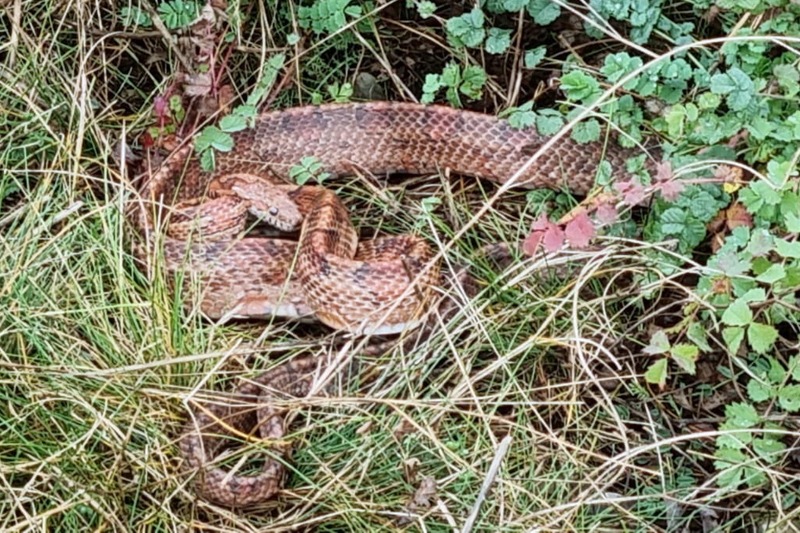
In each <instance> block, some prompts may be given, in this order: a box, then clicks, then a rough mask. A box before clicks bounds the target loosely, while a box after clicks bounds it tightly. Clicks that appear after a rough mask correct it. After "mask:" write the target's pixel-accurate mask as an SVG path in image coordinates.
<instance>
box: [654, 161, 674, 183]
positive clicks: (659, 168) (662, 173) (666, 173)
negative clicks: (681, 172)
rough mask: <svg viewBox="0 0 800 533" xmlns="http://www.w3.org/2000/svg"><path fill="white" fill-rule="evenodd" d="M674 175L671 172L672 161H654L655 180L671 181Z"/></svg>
mask: <svg viewBox="0 0 800 533" xmlns="http://www.w3.org/2000/svg"><path fill="white" fill-rule="evenodd" d="M674 177H675V175H674V174H673V172H672V163H670V162H669V161H659V162H658V163H656V175H655V180H656V181H672V179H673V178H674Z"/></svg>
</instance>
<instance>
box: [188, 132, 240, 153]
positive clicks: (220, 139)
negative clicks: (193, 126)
mask: <svg viewBox="0 0 800 533" xmlns="http://www.w3.org/2000/svg"><path fill="white" fill-rule="evenodd" d="M194 146H195V149H196V150H197V151H198V152H203V151H205V150H208V149H209V148H214V149H215V150H218V151H220V152H230V151H231V150H232V149H233V137H231V136H230V135H229V134H228V133H225V132H224V131H222V130H221V129H219V128H218V127H216V126H208V127H206V128H203V131H201V132H200V135H198V136H197V137H196V138H195V140H194Z"/></svg>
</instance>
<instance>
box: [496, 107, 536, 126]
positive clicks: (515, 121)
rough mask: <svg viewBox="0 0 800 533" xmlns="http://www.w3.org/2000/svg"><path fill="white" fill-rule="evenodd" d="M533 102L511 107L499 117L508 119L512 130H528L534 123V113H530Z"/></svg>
mask: <svg viewBox="0 0 800 533" xmlns="http://www.w3.org/2000/svg"><path fill="white" fill-rule="evenodd" d="M532 108H533V102H526V103H524V104H522V105H521V106H519V107H512V108H510V109H508V110H507V111H506V112H505V113H502V114H501V116H504V117H506V118H507V119H508V123H509V124H511V127H512V128H517V129H525V128H530V127H531V126H533V125H534V123H535V121H536V113H534V112H533V111H531V109H532Z"/></svg>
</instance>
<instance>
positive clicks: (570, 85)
mask: <svg viewBox="0 0 800 533" xmlns="http://www.w3.org/2000/svg"><path fill="white" fill-rule="evenodd" d="M561 90H562V91H564V94H565V95H566V96H567V99H569V100H572V101H573V102H577V101H582V102H586V103H591V102H593V101H594V100H596V99H597V97H599V96H600V95H601V94H602V91H601V90H600V84H599V83H598V81H597V80H596V79H594V78H593V77H592V76H589V75H588V74H586V73H585V72H583V71H580V70H573V71H572V72H570V73H569V74H565V75H564V76H562V77H561Z"/></svg>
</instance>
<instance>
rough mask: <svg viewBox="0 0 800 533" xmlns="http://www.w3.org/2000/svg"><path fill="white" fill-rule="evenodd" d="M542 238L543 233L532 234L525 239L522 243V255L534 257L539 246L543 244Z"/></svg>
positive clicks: (535, 232) (533, 232)
mask: <svg viewBox="0 0 800 533" xmlns="http://www.w3.org/2000/svg"><path fill="white" fill-rule="evenodd" d="M542 237H544V232H543V231H532V232H530V233H529V234H528V236H527V237H525V240H524V241H522V253H524V254H525V255H527V256H528V257H533V256H534V255H535V254H536V250H537V249H538V248H539V245H540V244H542Z"/></svg>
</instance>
